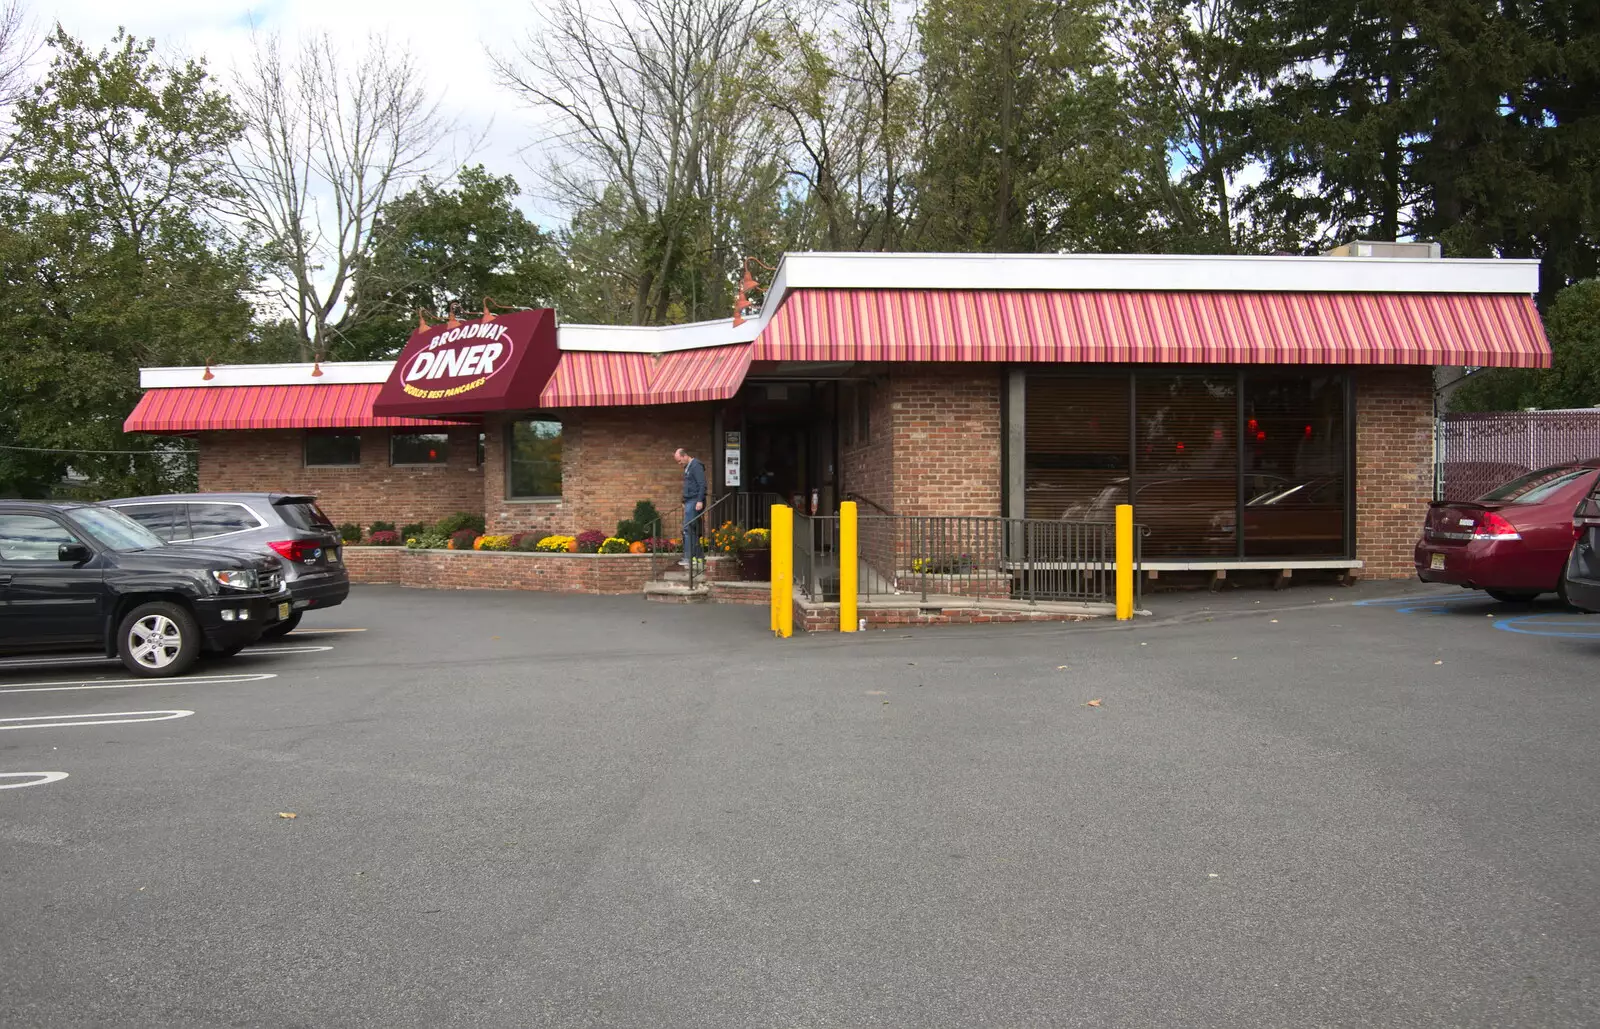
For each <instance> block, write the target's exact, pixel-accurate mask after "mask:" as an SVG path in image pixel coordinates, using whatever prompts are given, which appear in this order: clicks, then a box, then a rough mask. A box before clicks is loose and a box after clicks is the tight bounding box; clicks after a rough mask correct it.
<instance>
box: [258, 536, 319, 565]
mask: <svg viewBox="0 0 1600 1029" xmlns="http://www.w3.org/2000/svg"><path fill="white" fill-rule="evenodd" d="M267 546H269V547H271V548H272V549H273V550H276V551H277V552H278V553H279V554H280V555H281V556H283V557H285V558H287V559H289V560H290V561H300V562H305V563H310V562H312V561H315V560H316V558H317V551H318V550H320V549H322V544H321V543H320V542H318V541H317V540H277V541H275V542H272V543H268V544H267Z"/></svg>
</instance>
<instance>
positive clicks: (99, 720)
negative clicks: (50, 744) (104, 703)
mask: <svg viewBox="0 0 1600 1029" xmlns="http://www.w3.org/2000/svg"><path fill="white" fill-rule="evenodd" d="M192 714H194V712H193V711H182V710H178V709H176V708H174V709H170V710H166V711H95V712H93V713H91V714H84V715H28V716H26V717H23V718H0V732H4V731H5V730H7V729H71V728H74V727H76V726H80V725H129V724H132V723H134V722H170V721H171V720H172V719H174V718H188V717H189V716H190V715H192ZM50 718H63V719H67V721H61V722H51V721H47V720H46V719H50ZM88 719H94V720H93V721H88ZM8 722H19V723H22V724H19V725H8V724H6V723H8Z"/></svg>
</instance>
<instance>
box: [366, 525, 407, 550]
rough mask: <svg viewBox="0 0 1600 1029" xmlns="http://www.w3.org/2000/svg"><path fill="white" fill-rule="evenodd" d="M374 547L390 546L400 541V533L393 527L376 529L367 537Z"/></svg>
mask: <svg viewBox="0 0 1600 1029" xmlns="http://www.w3.org/2000/svg"><path fill="white" fill-rule="evenodd" d="M367 542H368V543H370V544H371V545H372V546H374V547H392V546H395V545H396V544H398V543H399V542H400V534H399V533H398V532H395V531H394V530H393V529H378V530H376V531H374V532H373V533H372V534H371V535H369V536H368V537H367Z"/></svg>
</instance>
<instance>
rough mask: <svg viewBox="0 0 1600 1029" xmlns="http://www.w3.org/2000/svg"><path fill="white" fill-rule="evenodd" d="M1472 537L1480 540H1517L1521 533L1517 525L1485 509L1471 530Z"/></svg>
mask: <svg viewBox="0 0 1600 1029" xmlns="http://www.w3.org/2000/svg"><path fill="white" fill-rule="evenodd" d="M1472 538H1473V539H1480V540H1519V539H1521V538H1522V533H1520V532H1518V531H1517V527H1516V526H1515V525H1512V524H1511V523H1510V522H1508V521H1506V520H1505V518H1503V517H1502V516H1500V515H1498V514H1496V513H1495V512H1493V511H1485V512H1484V513H1483V517H1482V518H1480V519H1479V520H1478V524H1477V527H1476V528H1474V529H1473V530H1472Z"/></svg>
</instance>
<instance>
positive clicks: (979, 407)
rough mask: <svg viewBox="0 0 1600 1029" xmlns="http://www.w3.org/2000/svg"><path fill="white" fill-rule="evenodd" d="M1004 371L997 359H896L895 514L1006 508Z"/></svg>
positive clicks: (981, 512) (982, 513) (974, 513)
mask: <svg viewBox="0 0 1600 1029" xmlns="http://www.w3.org/2000/svg"><path fill="white" fill-rule="evenodd" d="M1003 374H1004V369H1003V368H1001V367H1000V366H997V365H981V364H945V365H899V366H896V367H895V369H894V370H893V372H892V373H891V374H890V378H889V390H890V393H891V401H890V408H891V411H890V414H891V417H892V419H893V429H894V471H893V488H894V504H893V510H894V513H895V514H898V515H967V516H971V517H998V516H999V515H1000V513H1001V507H1000V504H1001V489H1002V486H1003V485H1004V479H1005V471H1004V467H1003V466H1002V463H1001V451H1000V440H1001V431H1002V429H1001V421H1002V419H1001V413H1000V412H1001V389H1002V386H1003V381H1004V380H1003Z"/></svg>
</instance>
